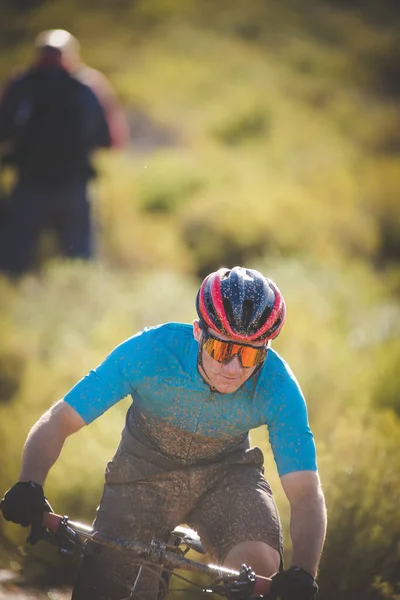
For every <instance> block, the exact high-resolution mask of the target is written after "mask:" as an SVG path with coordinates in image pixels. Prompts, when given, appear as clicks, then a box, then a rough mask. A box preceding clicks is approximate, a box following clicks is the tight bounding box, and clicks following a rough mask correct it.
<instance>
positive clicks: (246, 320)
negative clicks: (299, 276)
mask: <svg viewBox="0 0 400 600" xmlns="http://www.w3.org/2000/svg"><path fill="white" fill-rule="evenodd" d="M196 309H197V314H198V315H199V318H200V321H201V322H203V323H205V324H206V325H207V326H208V327H210V328H211V329H213V330H214V331H216V332H218V333H222V334H224V335H227V336H229V337H232V338H234V339H237V340H242V341H246V342H251V341H261V340H273V339H274V338H276V337H277V335H279V333H280V331H281V329H282V327H283V324H284V322H285V316H286V305H285V301H284V299H283V297H282V294H281V293H280V291H279V289H278V287H277V286H276V285H275V283H274V282H273V281H271V279H267V278H266V277H264V275H262V273H260V272H259V271H256V270H255V269H244V268H242V267H234V268H233V269H224V268H223V269H219V270H218V271H216V272H215V273H211V274H210V275H208V276H207V277H206V278H205V279H204V281H203V283H202V284H201V287H200V289H199V291H198V293H197V298H196Z"/></svg>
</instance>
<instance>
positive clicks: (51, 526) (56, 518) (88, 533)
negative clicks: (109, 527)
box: [0, 502, 272, 596]
mask: <svg viewBox="0 0 400 600" xmlns="http://www.w3.org/2000/svg"><path fill="white" fill-rule="evenodd" d="M0 509H1V502H0ZM42 524H43V527H44V528H46V529H48V530H49V531H51V532H52V533H55V534H56V533H57V532H59V530H60V529H61V528H62V526H63V525H66V526H67V527H69V528H70V529H72V530H73V531H74V532H75V533H77V534H80V535H82V536H84V537H85V538H90V539H92V540H93V541H94V542H98V543H100V544H103V545H106V546H109V547H112V548H118V549H121V548H124V549H126V550H130V549H131V550H134V551H136V552H137V551H138V550H140V551H141V552H143V553H147V552H148V551H149V545H148V544H141V543H139V542H130V541H128V540H124V541H122V540H118V541H116V540H115V539H114V538H112V537H110V536H105V535H102V534H100V533H98V532H97V531H94V530H93V528H92V527H90V526H89V525H85V524H84V523H78V522H75V521H70V520H69V519H68V518H67V517H63V516H61V515H58V514H56V513H50V512H45V513H44V515H43V521H42ZM153 552H154V549H153ZM156 552H162V553H164V552H165V549H163V548H162V549H160V548H156ZM168 559H169V560H170V561H171V563H174V562H175V564H174V565H173V566H174V567H175V568H178V569H179V568H182V567H183V568H185V569H186V570H197V571H198V572H200V571H203V572H204V573H208V574H211V572H214V574H215V575H218V577H220V578H224V577H230V578H233V577H237V576H238V575H239V572H238V571H233V570H231V569H226V568H224V567H218V566H216V565H204V564H202V563H198V562H195V561H192V560H189V559H186V558H184V557H182V556H180V557H179V559H178V560H176V561H175V557H174V555H172V556H171V553H169V554H168ZM184 563H185V566H184ZM271 583H272V581H271V579H270V578H268V577H263V576H261V575H256V583H255V587H254V592H253V593H254V595H255V596H267V595H268V592H269V591H270V588H271Z"/></svg>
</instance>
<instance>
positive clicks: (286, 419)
mask: <svg viewBox="0 0 400 600" xmlns="http://www.w3.org/2000/svg"><path fill="white" fill-rule="evenodd" d="M197 353H198V343H197V341H196V340H195V339H194V336H193V327H192V326H191V325H188V324H183V323H167V324H164V325H159V326H157V327H150V328H146V329H144V330H143V331H141V332H140V333H138V334H136V335H134V336H133V337H131V338H129V339H127V340H125V341H124V342H123V343H121V344H120V345H119V346H117V347H116V348H115V349H114V350H113V351H112V352H111V354H110V355H109V356H108V357H107V358H106V359H105V361H104V362H103V363H101V364H100V365H99V366H98V367H97V368H96V369H93V370H92V371H90V372H89V373H88V375H86V376H85V377H84V378H83V379H82V380H81V381H79V382H78V383H77V384H76V385H75V386H74V387H73V388H72V389H71V390H70V391H69V392H68V394H67V395H66V396H65V398H64V400H65V402H67V403H68V404H70V405H71V406H72V407H73V408H74V409H75V410H76V411H77V412H78V413H79V414H80V415H81V417H82V418H83V419H84V421H85V422H86V423H90V422H91V421H93V420H94V419H96V418H97V417H99V416H100V415H101V414H102V413H104V412H105V411H106V410H107V409H108V408H110V407H111V406H113V405H114V404H115V403H116V402H118V401H119V400H121V399H122V398H124V397H125V396H127V395H128V394H130V395H131V396H132V399H133V404H134V406H135V409H137V410H138V411H139V413H140V415H141V417H142V418H143V419H144V420H147V419H149V420H151V421H156V422H159V423H160V426H161V425H163V424H164V425H165V424H166V425H168V426H171V427H172V428H173V430H174V431H176V430H182V431H183V432H185V435H186V434H190V435H192V436H194V437H198V436H200V437H202V438H205V439H206V438H207V439H210V440H213V439H219V440H221V439H222V440H223V439H224V438H226V439H227V440H231V439H233V438H235V437H236V438H237V437H238V436H241V435H242V436H243V435H245V434H246V433H247V432H248V431H249V430H250V429H254V428H256V427H259V426H260V425H264V424H265V425H267V426H268V431H269V439H270V443H271V447H272V451H273V454H274V458H275V462H276V464H277V468H278V472H279V474H280V475H281V476H282V475H284V474H286V473H290V472H293V471H301V470H312V471H316V470H317V466H316V456H315V444H314V438H313V435H312V433H311V430H310V428H309V425H308V418H307V409H306V404H305V401H304V397H303V394H302V392H301V390H300V387H299V385H298V383H297V381H296V379H295V377H294V375H293V373H292V372H291V370H290V368H289V366H288V365H287V363H286V362H285V361H284V360H283V359H282V358H281V357H280V356H279V355H278V354H277V353H276V352H275V351H274V350H272V349H270V350H269V352H268V356H267V359H266V361H265V363H264V365H263V367H262V368H261V369H260V370H259V371H258V372H257V373H256V374H255V375H254V376H253V377H251V378H250V379H248V380H247V381H246V382H245V383H244V384H243V385H242V386H241V387H240V388H239V389H238V390H237V391H236V392H234V393H231V394H219V393H215V392H212V391H211V390H210V387H209V386H208V384H207V383H206V382H205V381H204V379H203V378H202V377H201V375H200V374H199V372H198V369H197Z"/></svg>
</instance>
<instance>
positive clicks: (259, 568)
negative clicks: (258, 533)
mask: <svg viewBox="0 0 400 600" xmlns="http://www.w3.org/2000/svg"><path fill="white" fill-rule="evenodd" d="M280 563H281V557H280V555H279V552H278V551H277V550H275V548H273V547H272V546H270V545H269V544H266V543H265V542H260V541H255V540H254V541H246V542H241V543H240V544H237V545H236V546H234V547H233V548H232V549H231V550H230V551H229V553H228V554H227V556H226V558H225V560H224V567H228V568H230V569H236V570H239V569H240V567H241V565H243V564H246V565H248V566H250V567H251V568H252V570H253V571H255V573H257V575H262V576H264V577H270V576H271V575H273V574H274V573H276V572H277V571H279V568H280Z"/></svg>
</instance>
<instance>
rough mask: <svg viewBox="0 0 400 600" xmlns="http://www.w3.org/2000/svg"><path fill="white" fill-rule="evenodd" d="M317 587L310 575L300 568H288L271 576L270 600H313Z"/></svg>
mask: <svg viewBox="0 0 400 600" xmlns="http://www.w3.org/2000/svg"><path fill="white" fill-rule="evenodd" d="M317 594H318V585H317V584H316V582H315V579H314V577H313V576H312V575H310V573H308V572H307V571H305V570H304V569H302V568H301V567H290V569H288V570H287V571H280V572H279V573H276V574H275V575H273V576H272V586H271V591H270V592H269V594H268V598H270V599H271V600H314V598H316V597H317Z"/></svg>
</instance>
